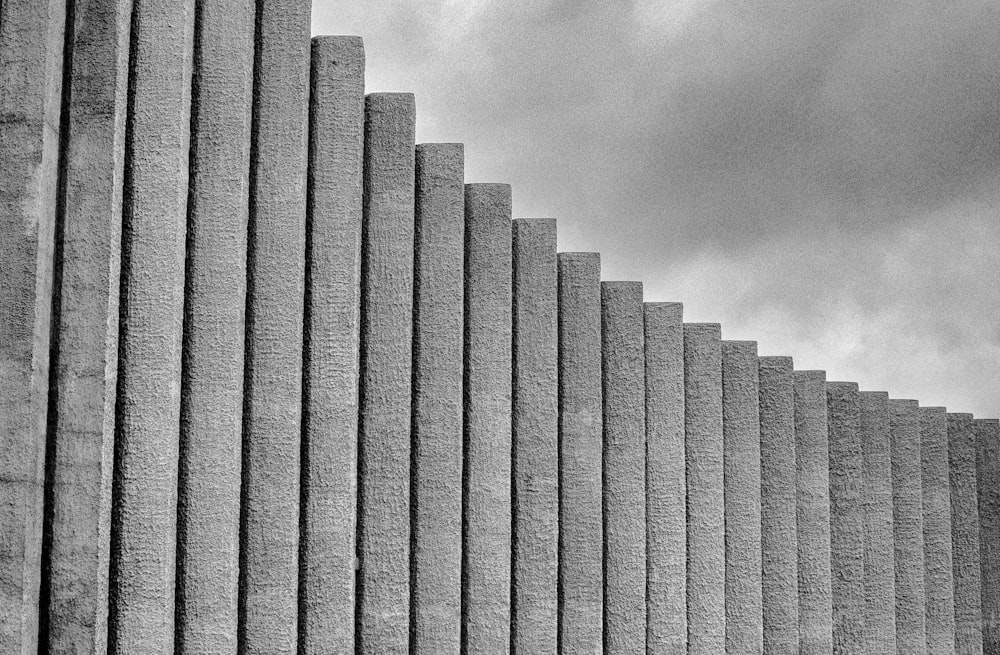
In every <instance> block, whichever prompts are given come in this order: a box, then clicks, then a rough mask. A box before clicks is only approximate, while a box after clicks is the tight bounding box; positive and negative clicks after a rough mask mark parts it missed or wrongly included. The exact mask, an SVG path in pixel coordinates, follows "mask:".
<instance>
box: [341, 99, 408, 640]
mask: <svg viewBox="0 0 1000 655" xmlns="http://www.w3.org/2000/svg"><path fill="white" fill-rule="evenodd" d="M415 120H416V113H415V106H414V101H413V95H412V94H409V93H374V94H370V95H368V96H367V98H366V99H365V165H364V221H363V224H362V225H363V236H362V254H363V255H362V256H363V258H364V260H363V262H364V263H363V265H362V269H361V275H362V282H361V284H362V288H361V289H362V290H361V293H362V296H361V422H360V425H359V429H360V438H359V448H360V450H359V452H358V457H359V467H358V475H359V481H358V484H359V485H360V494H359V507H358V539H359V540H360V543H359V544H358V557H359V559H360V566H361V574H360V575H359V577H358V583H359V586H358V590H357V593H358V605H357V613H358V614H357V630H358V632H357V634H356V635H355V639H356V641H357V644H358V647H359V648H360V649H362V650H363V652H366V653H368V652H370V653H376V654H377V653H403V652H406V651H407V648H408V643H409V604H410V438H411V434H410V428H411V404H410V400H411V399H410V392H411V383H412V380H411V368H412V360H411V354H412V320H411V319H412V307H413V207H414V142H413V139H414V124H415Z"/></svg>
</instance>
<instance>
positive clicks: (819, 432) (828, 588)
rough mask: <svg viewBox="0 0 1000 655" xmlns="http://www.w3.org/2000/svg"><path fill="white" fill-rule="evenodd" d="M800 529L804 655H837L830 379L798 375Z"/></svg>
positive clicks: (801, 646) (813, 373)
mask: <svg viewBox="0 0 1000 655" xmlns="http://www.w3.org/2000/svg"><path fill="white" fill-rule="evenodd" d="M793 379H794V383H795V461H796V466H795V469H796V493H797V500H796V503H795V505H796V520H795V524H796V529H797V531H798V535H797V537H798V560H799V649H800V650H799V652H800V653H801V654H802V655H830V654H831V653H832V652H833V597H832V593H833V592H832V580H831V575H830V574H831V571H830V449H829V440H828V435H827V415H826V373H824V372H823V371H795V372H794V375H793Z"/></svg>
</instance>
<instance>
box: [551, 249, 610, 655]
mask: <svg viewBox="0 0 1000 655" xmlns="http://www.w3.org/2000/svg"><path fill="white" fill-rule="evenodd" d="M557 263H558V269H559V461H560V464H561V466H560V469H559V530H560V532H559V631H560V633H559V645H560V653H561V654H563V655H585V654H586V655H595V654H597V653H602V652H603V648H604V647H603V643H604V636H603V635H604V527H603V512H602V502H603V501H602V498H603V486H602V483H601V478H602V462H603V455H602V450H603V440H602V434H603V419H602V412H603V401H602V395H601V259H600V255H598V254H597V253H587V252H563V253H559V255H558V260H557Z"/></svg>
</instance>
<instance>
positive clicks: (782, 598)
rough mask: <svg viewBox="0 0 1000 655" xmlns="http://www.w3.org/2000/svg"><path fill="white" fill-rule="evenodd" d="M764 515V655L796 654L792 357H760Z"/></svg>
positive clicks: (795, 539) (762, 540)
mask: <svg viewBox="0 0 1000 655" xmlns="http://www.w3.org/2000/svg"><path fill="white" fill-rule="evenodd" d="M758 379H759V385H760V408H759V416H760V477H761V483H760V513H761V521H760V522H761V537H760V543H761V551H762V552H763V553H766V554H767V556H766V557H764V558H763V563H762V571H761V577H762V583H761V584H762V601H763V625H764V642H763V643H764V652H765V653H769V654H773V655H798V652H799V583H798V572H799V564H798V536H797V535H798V532H797V530H796V528H795V497H796V494H795V383H794V379H793V368H792V358H791V357H761V358H760V359H759V360H758Z"/></svg>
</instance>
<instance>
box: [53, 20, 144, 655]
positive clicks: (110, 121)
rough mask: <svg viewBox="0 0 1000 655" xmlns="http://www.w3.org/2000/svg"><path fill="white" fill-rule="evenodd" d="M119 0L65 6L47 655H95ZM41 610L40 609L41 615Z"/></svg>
mask: <svg viewBox="0 0 1000 655" xmlns="http://www.w3.org/2000/svg"><path fill="white" fill-rule="evenodd" d="M131 21H132V2H131V0H104V1H102V2H90V3H77V4H76V8H75V15H74V20H73V22H74V25H73V27H72V29H73V34H74V36H73V46H72V48H73V49H72V53H73V54H72V61H70V59H69V58H67V60H66V62H65V65H66V66H67V67H70V77H69V86H68V87H67V89H66V90H67V92H68V93H69V96H68V98H67V100H68V114H67V121H68V122H67V124H66V130H67V131H66V133H65V134H64V143H65V148H66V155H65V156H66V163H65V169H64V176H65V193H66V195H65V197H64V203H65V205H64V217H63V231H62V235H61V237H62V263H61V273H62V282H61V288H60V289H58V290H57V293H58V294H59V295H58V298H57V303H58V307H59V314H60V315H59V316H58V317H53V330H56V331H58V337H57V341H58V344H57V352H58V356H57V357H56V358H55V359H53V361H52V366H53V373H52V374H53V375H54V376H55V379H54V385H53V387H54V389H55V395H54V400H55V403H56V405H55V407H54V417H55V423H54V424H52V425H50V430H53V432H51V433H50V442H49V443H50V447H51V448H53V450H52V451H50V461H51V469H50V472H49V475H50V476H51V477H50V478H49V488H50V490H51V491H50V494H51V496H50V497H51V514H50V516H51V532H50V534H49V535H48V537H49V551H48V553H49V579H48V582H49V586H48V608H47V609H48V612H47V614H48V615H47V616H44V615H43V617H42V621H43V622H44V624H43V625H44V627H43V631H42V634H43V635H44V636H45V637H47V643H46V644H45V645H44V647H45V648H48V652H53V653H58V652H75V653H88V654H91V655H96V654H97V653H100V655H105V653H107V642H108V565H109V562H110V540H111V479H112V472H113V471H112V468H113V466H114V439H115V394H116V393H117V381H118V312H119V306H118V294H119V284H120V274H121V227H122V226H121V221H122V183H123V176H124V159H125V119H126V116H125V114H126V91H127V87H128V48H129V33H130V27H131ZM45 611H46V608H44V607H43V608H42V612H43V613H44V612H45Z"/></svg>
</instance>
